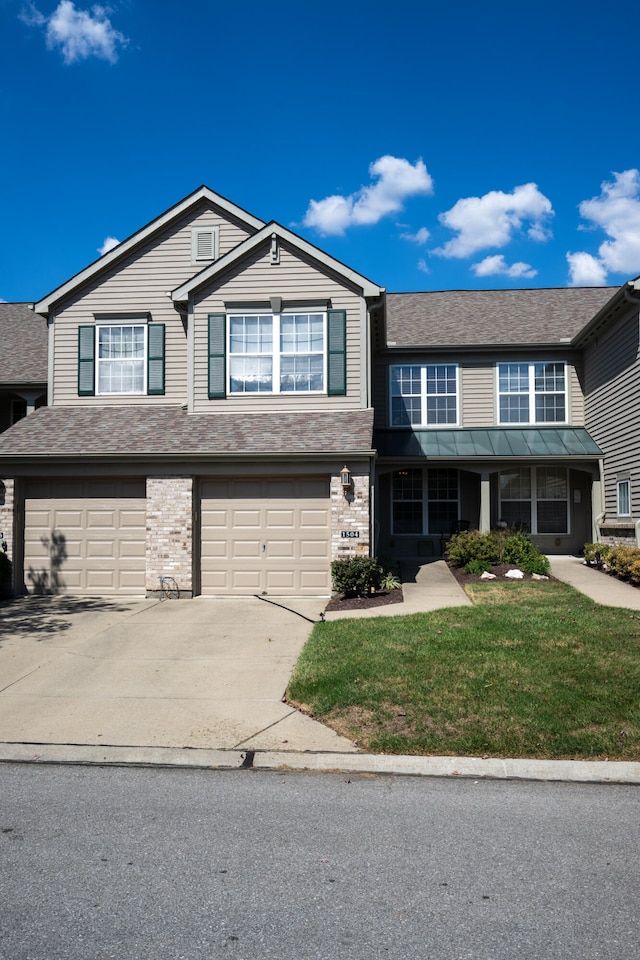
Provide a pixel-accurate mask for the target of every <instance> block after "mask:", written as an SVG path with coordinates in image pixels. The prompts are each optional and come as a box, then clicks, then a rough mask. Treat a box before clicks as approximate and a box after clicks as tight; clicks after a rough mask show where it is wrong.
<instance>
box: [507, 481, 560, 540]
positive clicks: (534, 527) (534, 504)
mask: <svg viewBox="0 0 640 960" xmlns="http://www.w3.org/2000/svg"><path fill="white" fill-rule="evenodd" d="M517 469H528V470H531V496H530V497H528V498H527V497H519V498H518V499H519V501H521V502H524V501H526V502H528V503H530V504H531V535H532V536H534V537H568V536H570V535H571V497H570V492H571V491H570V487H569V471H568V470H567V468H566V467H560V468H559V469H560V470H564V472H565V476H566V478H567V497H566V500H563V501H560V502H562V503H566V505H567V529H566V530H561V531H555V532H554V533H538V502H539V501H542V500H545V501H546V499H547V498H545V497H539V496H538V476H537V470H538V468H537V467H519V468H517ZM503 472H508V471H502V470H501V471H499V473H498V511H499V515H500V516H501V515H502V502H503V498H502V491H501V489H500V477H501V475H502V473H503ZM514 499H515V498H514ZM509 502H513V501H509V500H505V503H509Z"/></svg>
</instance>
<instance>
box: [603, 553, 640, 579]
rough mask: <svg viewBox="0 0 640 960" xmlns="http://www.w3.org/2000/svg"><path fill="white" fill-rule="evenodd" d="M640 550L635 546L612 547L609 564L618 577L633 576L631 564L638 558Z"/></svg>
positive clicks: (608, 558) (608, 557) (608, 559)
mask: <svg viewBox="0 0 640 960" xmlns="http://www.w3.org/2000/svg"><path fill="white" fill-rule="evenodd" d="M639 556H640V553H639V551H638V550H637V549H636V548H635V547H611V549H610V550H609V554H608V556H607V566H608V567H609V569H610V570H611V572H612V573H614V574H615V575H616V577H623V578H625V579H626V578H628V577H631V566H632V564H633V563H634V561H636V560H638V557H639Z"/></svg>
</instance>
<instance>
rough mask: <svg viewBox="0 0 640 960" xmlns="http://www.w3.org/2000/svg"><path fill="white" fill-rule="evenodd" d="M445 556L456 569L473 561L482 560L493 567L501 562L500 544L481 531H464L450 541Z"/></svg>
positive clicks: (490, 535) (491, 536)
mask: <svg viewBox="0 0 640 960" xmlns="http://www.w3.org/2000/svg"><path fill="white" fill-rule="evenodd" d="M445 555H446V557H447V560H450V561H451V563H452V564H453V565H454V567H466V565H467V564H468V563H471V562H472V561H473V560H480V561H481V562H482V563H486V564H488V565H489V566H491V565H492V564H494V563H499V562H500V555H499V552H498V544H497V541H496V539H495V537H494V536H493V535H492V534H490V533H480V531H479V530H464V531H463V532H462V533H458V534H456V535H455V536H454V537H452V538H451V540H449V543H448V544H447V547H446V550H445Z"/></svg>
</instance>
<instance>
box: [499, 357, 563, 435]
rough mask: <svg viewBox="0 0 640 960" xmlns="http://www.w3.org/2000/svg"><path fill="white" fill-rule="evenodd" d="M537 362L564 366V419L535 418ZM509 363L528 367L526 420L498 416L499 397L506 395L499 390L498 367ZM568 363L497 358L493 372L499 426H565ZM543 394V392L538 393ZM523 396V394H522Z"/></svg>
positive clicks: (557, 391) (555, 391) (554, 391)
mask: <svg viewBox="0 0 640 960" xmlns="http://www.w3.org/2000/svg"><path fill="white" fill-rule="evenodd" d="M538 363H561V364H562V366H563V367H564V420H536V396H537V395H538V394H536V389H535V367H536V364H538ZM510 364H514V365H515V364H520V365H523V364H526V365H527V367H528V368H529V390H528V397H529V419H528V420H519V421H514V420H502V419H501V417H500V397H502V396H507V395H508V394H507V393H506V392H505V393H504V394H503V393H502V391H501V390H500V367H501V366H508V365H510ZM569 372H570V368H569V364H568V363H567V362H566V360H532V361H528V360H499V361H498V362H497V363H496V373H495V378H496V380H495V382H496V398H497V403H496V407H497V409H496V414H497V416H496V419H497V423H498V425H499V426H503V427H539V426H548V427H554V426H566V424H568V423H569V397H570V387H569ZM550 392H552V393H560V391H559V390H553V391H550ZM540 395H541V396H544V393H541V394H540ZM522 396H524V394H522Z"/></svg>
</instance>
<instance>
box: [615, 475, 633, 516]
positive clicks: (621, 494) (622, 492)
mask: <svg viewBox="0 0 640 960" xmlns="http://www.w3.org/2000/svg"><path fill="white" fill-rule="evenodd" d="M616 486H617V492H618V516H619V517H630V516H631V480H618V482H617V484H616Z"/></svg>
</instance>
